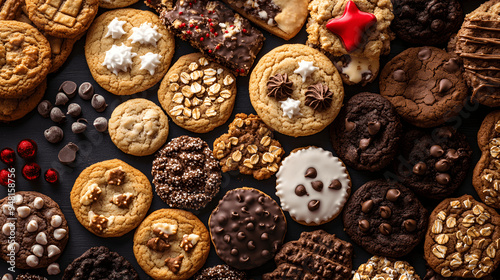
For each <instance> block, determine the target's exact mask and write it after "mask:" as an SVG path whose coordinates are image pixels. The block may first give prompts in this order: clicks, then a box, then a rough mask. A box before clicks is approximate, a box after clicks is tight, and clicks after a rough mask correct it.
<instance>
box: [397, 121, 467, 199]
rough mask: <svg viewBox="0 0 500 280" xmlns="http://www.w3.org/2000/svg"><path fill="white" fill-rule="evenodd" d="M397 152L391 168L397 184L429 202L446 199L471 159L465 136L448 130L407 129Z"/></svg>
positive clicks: (458, 184) (445, 128) (451, 129)
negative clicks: (398, 153) (427, 199)
mask: <svg viewBox="0 0 500 280" xmlns="http://www.w3.org/2000/svg"><path fill="white" fill-rule="evenodd" d="M400 150H401V157H400V158H399V159H398V160H397V161H394V166H393V168H394V171H395V172H396V174H397V175H398V176H399V179H400V180H401V183H402V184H403V185H405V186H407V187H409V188H410V189H411V190H413V191H414V192H415V193H416V194H418V195H421V196H425V197H427V198H431V199H440V198H444V197H447V196H449V195H451V194H452V193H453V192H454V191H455V190H456V189H457V188H458V186H460V184H462V182H463V180H464V179H465V176H466V175H467V171H468V170H469V166H470V163H471V156H472V150H471V148H470V146H469V143H468V142H467V139H466V137H465V135H463V134H462V133H460V132H457V131H456V130H455V129H453V128H452V127H440V128H436V129H434V130H432V131H428V130H417V129H414V130H409V131H407V132H406V133H405V134H404V136H403V139H402V140H401V149H400Z"/></svg>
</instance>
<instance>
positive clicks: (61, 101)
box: [54, 92, 69, 106]
mask: <svg viewBox="0 0 500 280" xmlns="http://www.w3.org/2000/svg"><path fill="white" fill-rule="evenodd" d="M68 101H69V98H68V96H67V95H66V94H64V92H59V93H58V94H57V95H56V103H54V104H55V105H56V106H64V105H66V103H68Z"/></svg>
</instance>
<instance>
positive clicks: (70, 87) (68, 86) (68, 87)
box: [59, 81, 76, 98]
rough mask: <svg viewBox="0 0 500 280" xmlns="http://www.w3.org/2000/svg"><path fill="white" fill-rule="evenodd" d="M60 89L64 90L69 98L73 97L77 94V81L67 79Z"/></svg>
mask: <svg viewBox="0 0 500 280" xmlns="http://www.w3.org/2000/svg"><path fill="white" fill-rule="evenodd" d="M59 91H62V92H64V93H65V94H66V95H67V96H68V97H69V98H73V97H74V96H75V94H76V83H75V82H72V81H65V82H63V83H62V84H61V86H60V87H59Z"/></svg>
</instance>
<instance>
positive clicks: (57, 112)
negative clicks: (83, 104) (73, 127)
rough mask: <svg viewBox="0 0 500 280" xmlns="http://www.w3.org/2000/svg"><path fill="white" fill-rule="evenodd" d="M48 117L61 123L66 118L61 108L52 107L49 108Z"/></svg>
mask: <svg viewBox="0 0 500 280" xmlns="http://www.w3.org/2000/svg"><path fill="white" fill-rule="evenodd" d="M50 119H51V120H52V121H53V122H56V123H62V122H64V121H65V120H66V116H65V115H64V113H63V112H62V111H61V109H59V108H57V107H54V108H52V110H50Z"/></svg>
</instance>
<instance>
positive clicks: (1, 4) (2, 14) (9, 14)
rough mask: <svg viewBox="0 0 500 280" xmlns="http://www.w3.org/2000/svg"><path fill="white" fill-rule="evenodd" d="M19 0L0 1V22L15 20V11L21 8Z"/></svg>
mask: <svg viewBox="0 0 500 280" xmlns="http://www.w3.org/2000/svg"><path fill="white" fill-rule="evenodd" d="M21 2H22V1H19V0H2V1H0V20H11V19H15V18H16V14H17V11H18V10H19V8H21Z"/></svg>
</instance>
